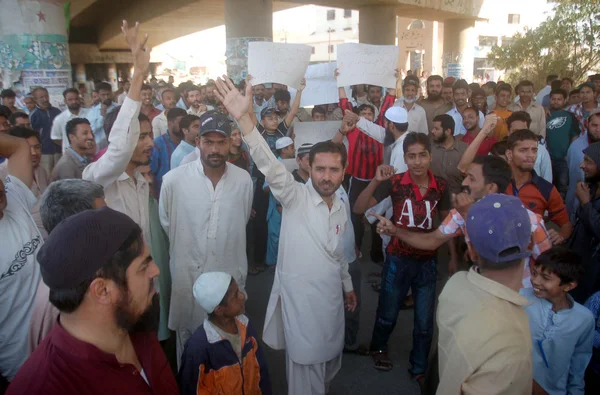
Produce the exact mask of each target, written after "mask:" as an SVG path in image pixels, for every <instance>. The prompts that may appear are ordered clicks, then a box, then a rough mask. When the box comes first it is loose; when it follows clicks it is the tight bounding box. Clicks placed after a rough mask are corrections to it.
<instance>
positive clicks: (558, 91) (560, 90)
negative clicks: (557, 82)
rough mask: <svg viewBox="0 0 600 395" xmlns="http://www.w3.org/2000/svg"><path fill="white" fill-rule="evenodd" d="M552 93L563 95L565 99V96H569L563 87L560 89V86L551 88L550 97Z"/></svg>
mask: <svg viewBox="0 0 600 395" xmlns="http://www.w3.org/2000/svg"><path fill="white" fill-rule="evenodd" d="M554 95H562V97H564V98H565V100H566V99H567V97H569V94H568V93H567V91H566V90H564V89H561V88H558V89H553V90H551V91H550V97H552V96H554Z"/></svg>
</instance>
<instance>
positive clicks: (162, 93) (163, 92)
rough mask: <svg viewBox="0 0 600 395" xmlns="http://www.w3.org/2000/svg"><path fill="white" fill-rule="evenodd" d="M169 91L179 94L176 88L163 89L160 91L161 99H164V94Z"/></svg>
mask: <svg viewBox="0 0 600 395" xmlns="http://www.w3.org/2000/svg"><path fill="white" fill-rule="evenodd" d="M167 92H172V93H173V94H174V95H175V96H177V92H175V90H174V89H171V88H167V89H165V90H163V91H162V92H161V93H160V100H162V99H163V96H164V95H165V93H167Z"/></svg>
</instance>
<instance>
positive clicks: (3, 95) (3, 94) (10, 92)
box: [0, 89, 17, 99]
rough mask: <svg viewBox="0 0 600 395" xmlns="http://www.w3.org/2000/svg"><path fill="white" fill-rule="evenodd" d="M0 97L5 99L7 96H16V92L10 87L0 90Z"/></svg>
mask: <svg viewBox="0 0 600 395" xmlns="http://www.w3.org/2000/svg"><path fill="white" fill-rule="evenodd" d="M0 97H1V98H3V99H5V98H7V97H17V94H16V93H15V91H13V90H12V89H4V90H3V91H2V92H0Z"/></svg>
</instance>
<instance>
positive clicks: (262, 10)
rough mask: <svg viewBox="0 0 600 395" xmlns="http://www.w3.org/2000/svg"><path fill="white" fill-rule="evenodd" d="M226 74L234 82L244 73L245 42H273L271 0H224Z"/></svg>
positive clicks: (242, 76) (244, 74) (246, 67)
mask: <svg viewBox="0 0 600 395" xmlns="http://www.w3.org/2000/svg"><path fill="white" fill-rule="evenodd" d="M225 36H226V39H227V44H226V45H227V49H226V53H225V56H226V57H227V75H228V76H229V77H230V78H231V79H232V80H233V81H234V82H235V83H238V82H240V81H241V80H243V79H244V78H246V75H247V74H248V43H249V42H252V41H273V2H272V0H225Z"/></svg>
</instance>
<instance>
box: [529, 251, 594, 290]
mask: <svg viewBox="0 0 600 395" xmlns="http://www.w3.org/2000/svg"><path fill="white" fill-rule="evenodd" d="M533 265H534V267H536V268H537V267H541V269H542V271H548V272H550V273H554V274H556V275H557V276H558V277H559V278H560V285H564V284H566V283H570V282H577V281H579V279H580V278H581V276H582V275H583V273H584V269H583V264H582V263H581V258H580V257H579V255H578V254H577V253H575V252H574V251H572V250H569V249H567V248H565V247H561V246H554V247H552V248H550V249H549V250H546V251H544V252H542V253H541V254H540V256H539V257H537V259H536V260H535V261H534V262H533Z"/></svg>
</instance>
